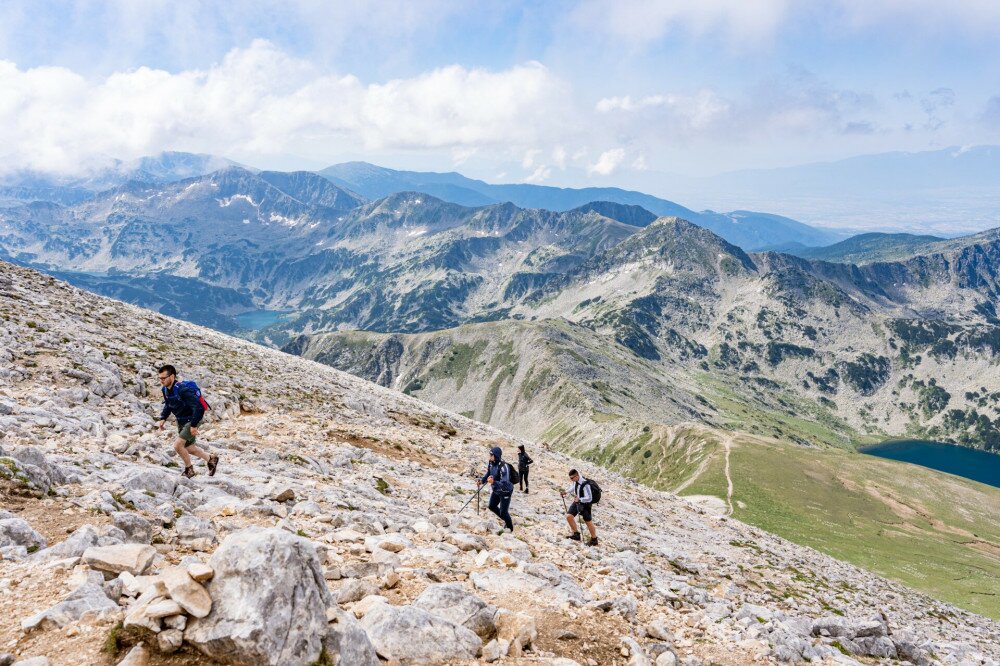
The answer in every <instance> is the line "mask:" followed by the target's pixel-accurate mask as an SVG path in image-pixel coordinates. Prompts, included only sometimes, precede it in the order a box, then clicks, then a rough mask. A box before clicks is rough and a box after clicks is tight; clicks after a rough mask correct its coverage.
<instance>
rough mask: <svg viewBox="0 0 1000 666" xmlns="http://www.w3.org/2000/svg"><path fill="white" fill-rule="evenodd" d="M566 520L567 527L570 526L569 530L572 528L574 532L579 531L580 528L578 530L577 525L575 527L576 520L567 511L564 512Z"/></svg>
mask: <svg viewBox="0 0 1000 666" xmlns="http://www.w3.org/2000/svg"><path fill="white" fill-rule="evenodd" d="M566 522H567V523H569V528H570V529H571V530H573V533H574V534H576V533H577V532H579V531H580V530H579V529H577V527H576V520H575V519H574V518H573V516H571V515H570V514H568V513H567V514H566Z"/></svg>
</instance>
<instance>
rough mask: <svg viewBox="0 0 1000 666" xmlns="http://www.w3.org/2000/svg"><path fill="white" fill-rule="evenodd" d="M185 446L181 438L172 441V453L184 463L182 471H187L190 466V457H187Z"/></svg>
mask: <svg viewBox="0 0 1000 666" xmlns="http://www.w3.org/2000/svg"><path fill="white" fill-rule="evenodd" d="M185 444H187V442H185V441H184V438H182V437H178V438H177V439H175V440H174V451H176V452H177V455H179V456H180V457H181V460H183V461H184V469H187V468H188V467H190V466H191V456H189V455H188V450H187V446H185Z"/></svg>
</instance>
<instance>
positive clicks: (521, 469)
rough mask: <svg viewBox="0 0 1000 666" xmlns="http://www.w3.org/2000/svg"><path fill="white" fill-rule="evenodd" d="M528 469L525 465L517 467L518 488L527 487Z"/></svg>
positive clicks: (523, 488)
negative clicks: (519, 478)
mask: <svg viewBox="0 0 1000 666" xmlns="http://www.w3.org/2000/svg"><path fill="white" fill-rule="evenodd" d="M528 469H529V468H527V467H518V468H517V473H518V475H519V476H520V477H521V480H520V481H519V482H518V484H517V487H518V488H519V489H520V490H525V489H527V487H528Z"/></svg>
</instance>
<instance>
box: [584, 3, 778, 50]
mask: <svg viewBox="0 0 1000 666" xmlns="http://www.w3.org/2000/svg"><path fill="white" fill-rule="evenodd" d="M789 4H790V3H789V1H788V0H753V1H752V2H747V0H698V1H697V2H691V1H690V0H586V1H585V2H583V3H581V4H580V5H579V6H578V7H577V8H576V10H575V12H574V14H573V17H572V18H573V22H574V23H576V24H577V25H578V26H583V27H586V28H592V29H595V30H597V31H600V32H604V33H606V34H608V35H609V36H611V37H614V38H617V39H619V40H621V41H623V42H626V43H629V44H633V45H642V44H645V43H649V42H654V41H657V40H659V39H661V38H663V37H665V36H666V35H667V34H668V33H670V32H671V30H673V29H683V30H684V31H686V32H692V33H696V34H701V33H708V32H720V31H721V32H723V33H724V34H725V35H726V36H727V37H728V38H730V39H732V40H736V41H740V42H742V41H748V40H749V41H753V40H759V39H761V38H768V37H771V36H772V35H773V34H774V33H775V31H776V30H777V29H778V28H779V26H780V25H781V23H782V21H783V19H784V18H785V15H786V13H787V10H788V6H789Z"/></svg>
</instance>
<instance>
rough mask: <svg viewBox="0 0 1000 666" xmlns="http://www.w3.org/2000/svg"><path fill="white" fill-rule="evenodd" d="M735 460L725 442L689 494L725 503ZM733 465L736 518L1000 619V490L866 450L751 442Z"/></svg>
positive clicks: (739, 442) (735, 449)
mask: <svg viewBox="0 0 1000 666" xmlns="http://www.w3.org/2000/svg"><path fill="white" fill-rule="evenodd" d="M725 458H726V456H725V451H724V450H723V449H721V448H720V447H718V446H715V447H714V448H713V449H712V453H711V454H710V455H709V456H708V458H707V462H706V464H704V465H702V466H699V467H698V468H696V469H695V472H694V479H693V481H692V483H691V484H690V485H688V486H686V487H685V488H684V489H683V491H682V494H685V495H714V496H716V497H719V498H723V499H725V498H726V495H727V481H726V475H725V466H726V460H725ZM729 468H730V476H731V478H732V485H733V494H732V507H733V516H734V517H735V518H738V519H740V520H743V521H745V522H748V523H750V524H752V525H756V526H758V527H760V528H762V529H765V530H768V531H771V532H774V533H776V534H780V535H781V536H783V537H785V538H786V539H789V540H791V541H794V542H796V543H799V544H802V545H806V546H811V547H813V548H815V549H817V550H819V551H822V552H825V553H828V554H830V555H833V556H834V557H837V558H839V559H843V560H847V561H848V562H853V563H855V564H858V565H860V566H863V567H865V568H867V569H870V570H872V571H875V572H877V573H880V574H882V575H884V576H887V577H889V578H894V579H896V580H899V581H901V582H903V583H906V584H907V585H909V586H911V587H913V588H915V589H918V590H922V591H924V592H927V593H928V594H931V595H932V596H935V597H938V598H940V599H944V600H947V601H950V602H952V603H955V604H956V605H959V606H962V607H964V608H968V609H969V610H972V611H975V612H977V613H981V614H983V615H987V616H989V617H994V618H997V617H1000V490H998V489H996V488H992V487H990V486H986V485H983V484H979V483H976V482H974V481H969V480H966V479H963V478H960V477H956V476H952V475H949V474H943V473H941V472H936V471H933V470H929V469H925V468H923V467H919V466H916V465H910V464H906V463H899V462H895V461H890V460H882V459H878V458H873V457H871V456H865V455H863V454H858V453H852V452H847V451H841V450H836V449H824V450H817V449H807V448H803V447H797V446H791V445H787V444H782V443H778V442H774V441H764V440H758V439H749V438H742V437H736V438H735V440H734V443H733V446H732V449H731V452H730V454H729ZM675 482H676V479H672V480H670V482H668V483H663V484H657V483H655V482H654V485H661V487H663V488H664V489H670V488H671V485H672V484H673V483H675ZM747 547H752V545H750V544H748V546H747ZM845 593H850V590H845Z"/></svg>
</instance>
